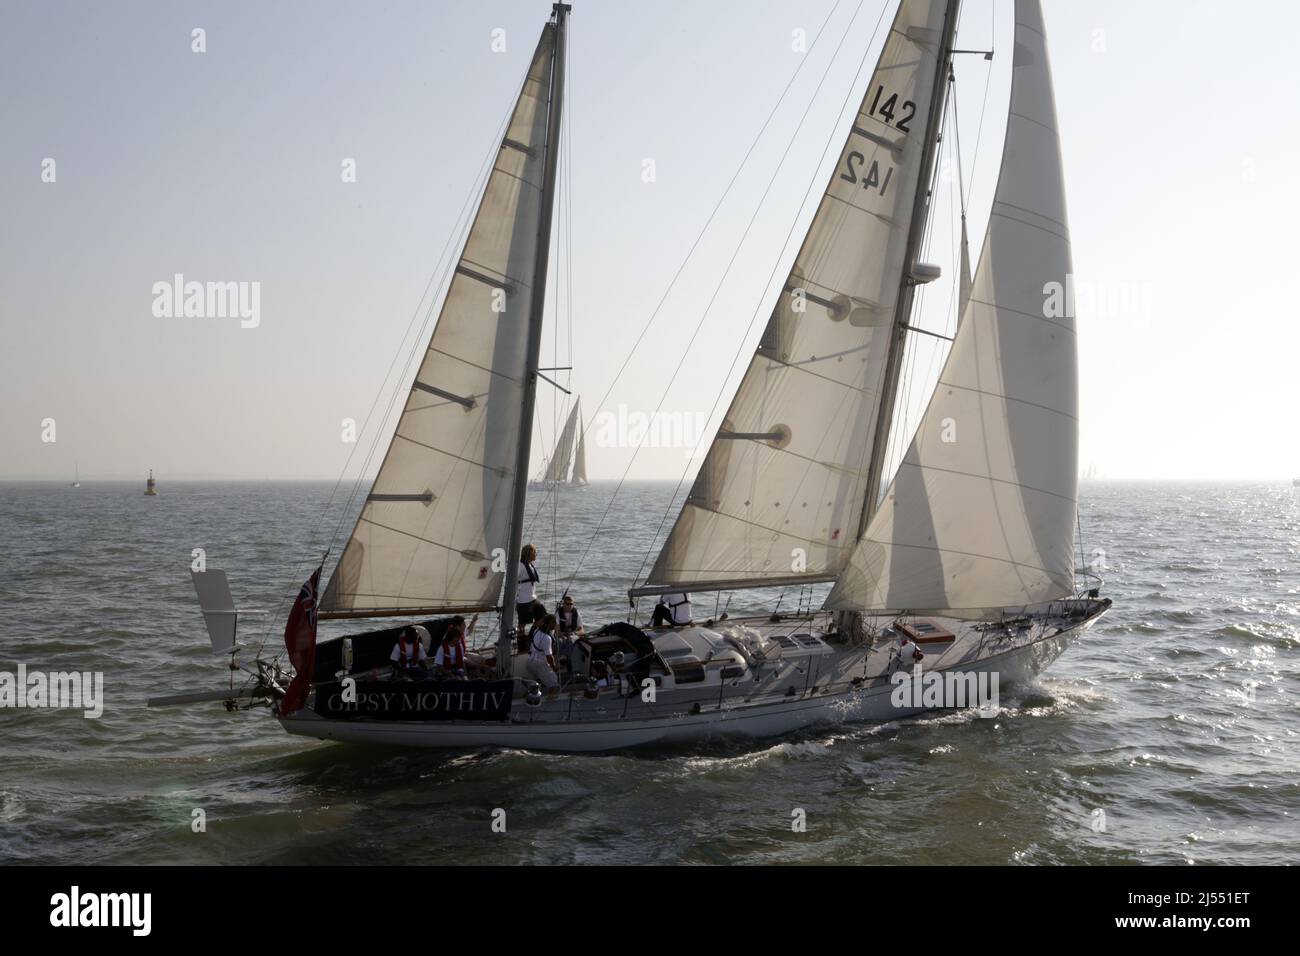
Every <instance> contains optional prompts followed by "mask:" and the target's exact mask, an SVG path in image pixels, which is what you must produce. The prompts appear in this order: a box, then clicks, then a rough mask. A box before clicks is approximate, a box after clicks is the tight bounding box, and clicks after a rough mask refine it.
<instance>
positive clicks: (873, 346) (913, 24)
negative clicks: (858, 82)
mask: <svg viewBox="0 0 1300 956" xmlns="http://www.w3.org/2000/svg"><path fill="white" fill-rule="evenodd" d="M946 7H947V4H946V3H944V2H941V0H903V2H902V3H901V4H900V5H899V9H898V12H897V14H896V15H895V17H894V20H893V23H892V25H891V27H890V32H889V35H888V36H887V37H886V39H885V43H884V47H883V49H882V51H881V54H880V60H879V62H878V63H877V65H876V69H875V71H874V73H873V74H872V77H871V81H870V83H869V84H868V86H867V88H866V90H865V91H864V95H863V99H862V102H861V103H860V104H859V106H858V110H857V113H856V115H855V116H854V118H853V121H852V123H850V124H849V127H848V130H847V133H846V138H845V142H844V145H843V148H842V149H841V151H840V156H839V160H838V162H837V163H836V165H835V167H834V169H833V171H832V173H831V176H830V182H829V183H828V185H827V187H826V190H825V192H824V194H823V196H822V198H821V201H820V204H819V206H818V209H817V212H816V214H815V215H814V217H813V220H812V223H811V225H810V227H809V231H808V234H807V236H806V237H805V239H804V242H803V245H802V247H801V248H800V251H799V254H798V255H797V256H796V258H795V261H794V263H793V266H792V268H791V270H790V273H789V276H788V278H787V279H786V281H785V282H784V283H783V285H782V287H781V289H782V291H781V293H780V294H779V296H778V298H777V301H776V304H775V307H774V308H773V311H772V315H771V317H770V319H769V321H768V325H767V327H766V329H765V330H764V333H763V336H762V338H761V340H760V342H759V345H758V348H757V350H756V351H755V353H754V355H753V357H752V359H751V360H750V363H749V365H748V367H747V368H746V370H745V373H744V376H743V377H742V379H741V382H740V385H739V387H738V388H737V391H736V394H735V396H734V398H733V399H732V403H731V405H730V407H729V408H728V410H727V412H726V414H725V416H724V417H723V420H722V422H721V424H720V427H719V429H718V433H717V435H716V437H715V439H714V441H713V443H712V445H711V447H710V448H709V450H708V452H707V454H706V455H705V459H704V462H703V464H702V466H701V468H700V471H699V474H698V475H697V477H696V479H695V482H694V484H693V485H692V487H691V490H690V493H689V494H688V496H687V499H686V501H685V503H684V505H683V507H682V511H681V513H680V515H679V516H678V518H677V521H676V523H675V524H674V525H673V528H672V530H671V531H670V533H669V535H668V538H667V540H666V541H665V543H664V546H663V548H662V550H661V551H660V553H659V556H658V559H657V560H656V561H655V564H654V567H653V568H652V569H651V572H650V574H649V576H648V577H647V585H649V586H658V585H666V584H674V583H676V584H681V585H691V584H692V583H693V582H697V581H698V582H701V583H703V582H717V581H729V582H735V585H734V586H735V587H737V588H743V587H758V586H762V585H763V583H764V582H767V581H773V580H783V581H784V580H794V581H806V582H808V583H813V582H816V581H819V580H828V579H830V578H833V577H834V575H835V574H836V573H837V572H838V571H839V570H840V569H841V568H842V567H843V566H844V564H845V562H846V561H847V560H848V557H849V554H850V551H851V548H852V544H853V540H854V537H855V535H856V534H857V532H858V530H859V527H858V526H859V523H860V515H861V512H862V507H863V502H864V500H865V497H866V485H865V483H864V478H863V474H862V472H863V468H864V466H865V464H866V461H867V458H868V457H869V455H870V453H871V445H872V439H873V435H874V433H875V423H876V415H877V412H878V408H879V406H880V401H879V392H880V387H881V381H882V376H883V370H884V363H885V357H886V354H887V351H888V341H889V336H890V335H891V333H892V329H891V324H892V317H893V312H894V305H895V302H896V299H897V297H898V295H899V289H900V286H901V284H902V277H903V270H904V268H905V262H904V259H905V255H906V247H907V239H908V237H907V232H908V230H909V223H910V211H911V209H912V206H913V203H914V199H915V195H916V191H917V186H918V179H919V177H920V175H921V166H922V165H923V158H924V155H925V152H926V149H925V144H924V142H923V141H924V139H925V134H926V130H925V126H926V122H927V120H926V118H927V117H928V116H929V115H930V112H931V103H932V100H933V97H934V96H935V95H936V94H937V92H938V91H937V90H936V83H935V78H936V73H937V66H938V63H939V59H940V54H941V50H940V45H941V40H940V38H941V35H942V30H941V27H942V26H943V23H944V16H945V10H946Z"/></svg>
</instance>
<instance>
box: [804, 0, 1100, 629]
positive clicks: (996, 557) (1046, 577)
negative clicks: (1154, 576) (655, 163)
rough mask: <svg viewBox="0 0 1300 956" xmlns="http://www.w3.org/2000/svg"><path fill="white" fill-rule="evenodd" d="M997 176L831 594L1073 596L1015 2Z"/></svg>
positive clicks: (1035, 166) (1039, 126) (1038, 51)
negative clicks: (982, 229) (978, 241)
mask: <svg viewBox="0 0 1300 956" xmlns="http://www.w3.org/2000/svg"><path fill="white" fill-rule="evenodd" d="M1013 59H1014V62H1013V67H1014V68H1013V71H1012V87H1011V108H1010V116H1009V119H1008V123H1007V133H1006V142H1005V145H1004V148H1003V157H1002V168H1001V172H1000V174H999V178H998V186H997V192H996V196H995V200H994V203H993V209H992V213H991V216H990V219H989V225H988V231H987V233H986V236H985V240H984V247H983V249H982V251H981V254H980V258H979V264H978V266H977V268H976V271H975V276H974V279H973V285H972V289H971V292H970V300H969V302H968V303H967V305H966V310H965V313H964V315H963V316H962V320H961V323H960V325H959V327H958V331H957V335H956V339H955V341H954V342H953V346H952V350H951V352H950V353H949V357H948V360H947V363H946V365H945V367H944V370H943V372H942V374H941V375H940V379H939V384H938V386H937V388H936V391H935V393H934V395H933V397H932V398H931V400H930V405H929V407H928V409H927V410H926V413H925V415H924V417H923V418H922V420H921V424H920V427H919V428H918V430H917V432H916V435H915V437H914V439H913V441H912V442H911V445H910V447H909V448H908V450H907V453H906V454H905V455H904V458H903V461H902V464H901V465H900V467H899V469H898V471H897V473H896V475H895V476H894V479H893V482H892V484H891V486H890V488H889V491H888V493H887V495H886V497H885V500H884V502H883V503H882V504H881V507H880V510H879V511H878V512H877V513H876V515H875V516H874V517H873V519H872V521H871V522H870V524H869V525H868V527H867V529H866V532H865V533H864V535H863V537H862V540H861V542H860V543H859V544H858V546H857V547H856V548H855V549H854V552H853V556H852V558H851V560H850V562H849V565H848V567H847V568H846V569H845V570H844V572H843V574H842V575H841V576H840V578H839V581H838V582H837V583H836V585H835V587H834V589H833V590H832V592H831V595H830V597H829V598H828V600H827V606H828V607H831V608H836V609H858V610H868V609H886V608H887V609H893V610H904V609H906V610H932V611H940V612H944V611H951V612H953V613H958V614H963V615H966V616H975V615H979V614H987V613H990V612H993V611H995V610H1001V609H1004V608H1010V607H1019V606H1023V605H1028V604H1035V603H1039V602H1044V601H1050V600H1053V599H1056V598H1059V597H1062V596H1065V595H1067V594H1070V593H1071V592H1072V590H1073V587H1074V560H1073V541H1074V524H1075V498H1076V492H1077V474H1078V472H1077V457H1078V453H1077V431H1078V417H1077V410H1078V398H1077V381H1076V379H1077V368H1076V354H1075V353H1076V348H1075V322H1074V318H1073V309H1072V307H1071V306H1070V303H1069V302H1068V301H1067V300H1066V289H1067V288H1068V285H1067V277H1068V276H1069V274H1070V271H1071V264H1070V243H1069V233H1068V230H1067V227H1066V210H1065V187H1064V181H1063V177H1062V173H1061V153H1060V143H1059V140H1058V136H1057V124H1056V107H1055V104H1054V100H1053V94H1052V83H1051V74H1050V70H1049V66H1048V60H1047V50H1046V46H1045V41H1044V37H1043V23H1042V14H1041V11H1040V9H1039V6H1038V3H1037V0H1017V3H1016V28H1015V52H1014V58H1013Z"/></svg>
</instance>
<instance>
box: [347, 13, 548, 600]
mask: <svg viewBox="0 0 1300 956" xmlns="http://www.w3.org/2000/svg"><path fill="white" fill-rule="evenodd" d="M554 45H555V27H554V26H553V25H548V26H547V27H546V28H545V30H544V31H543V33H542V38H541V41H540V42H539V43H538V46H537V50H536V53H535V54H534V56H533V59H532V64H531V66H530V68H529V71H528V76H527V78H526V79H525V81H524V85H523V90H522V92H521V94H520V97H519V101H518V103H517V104H516V106H515V109H514V113H513V115H512V116H511V119H510V122H509V125H508V127H507V130H506V134H505V137H504V138H503V139H502V142H501V147H500V150H499V152H498V155H497V158H496V162H495V164H494V167H493V170H492V173H491V175H490V176H489V178H488V181H487V184H486V186H485V188H484V192H483V197H482V199H481V201H480V204H479V208H478V211H477V214H476V216H475V219H474V223H473V226H472V227H471V229H470V232H469V236H468V238H467V240H466V243H465V248H464V249H463V251H462V254H461V258H460V261H459V262H458V263H457V265H456V270H455V273H454V274H453V276H452V279H451V283H450V285H449V287H448V290H447V295H446V299H445V301H444V303H443V306H442V312H441V314H440V315H439V317H438V323H437V326H436V327H435V329H434V332H433V336H432V338H431V340H430V342H429V346H428V349H427V351H426V352H425V355H424V359H423V361H422V363H421V365H420V369H419V372H418V373H417V374H416V376H415V381H414V383H413V384H412V386H411V392H410V395H409V397H408V398H407V400H406V405H405V407H404V409H403V411H402V415H401V418H400V420H399V421H398V424H397V430H396V433H395V434H394V436H393V440H392V444H391V445H389V448H388V453H387V455H386V456H385V458H384V461H383V464H382V465H381V466H380V469H379V473H378V475H377V477H376V478H375V483H374V487H373V488H372V489H371V493H370V495H369V497H368V498H367V499H366V502H365V505H364V506H363V508H362V511H361V516H360V519H359V520H358V521H357V525H356V528H355V530H354V531H353V532H352V537H351V539H350V540H349V541H348V543H347V547H346V548H345V550H344V552H343V557H342V559H341V560H340V562H339V565H338V568H337V570H336V571H335V573H334V576H333V578H332V579H331V580H330V583H329V586H328V588H327V589H326V591H325V594H324V597H323V598H322V600H321V610H322V611H323V612H325V613H326V614H327V615H328V614H329V613H330V612H349V611H352V612H356V611H361V612H365V611H371V612H380V613H382V612H383V611H389V610H418V609H427V610H431V611H433V610H440V609H448V608H453V607H454V608H465V609H469V608H489V607H493V606H495V605H496V603H497V601H498V597H499V595H500V593H501V574H500V573H499V572H494V571H493V569H492V559H491V555H492V550H493V549H494V548H504V547H505V546H506V543H507V533H508V525H509V520H510V510H511V495H512V488H513V479H514V470H515V455H516V450H517V447H518V442H519V439H520V427H521V421H520V397H521V394H522V388H523V380H524V377H525V372H526V338H527V335H526V330H527V328H528V322H529V308H530V295H531V286H532V282H533V272H534V269H535V259H536V257H535V251H536V248H537V240H538V221H539V213H540V208H541V203H542V175H543V169H542V167H543V162H544V159H545V139H546V117H547V102H548V99H549V94H550V89H549V88H550V83H551V74H552V59H553V53H554Z"/></svg>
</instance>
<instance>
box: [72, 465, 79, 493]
mask: <svg viewBox="0 0 1300 956" xmlns="http://www.w3.org/2000/svg"><path fill="white" fill-rule="evenodd" d="M72 474H73V476H74V477H73V479H72V487H74V488H80V487H81V466H80V465H78V464H77V463H76V462H73V463H72Z"/></svg>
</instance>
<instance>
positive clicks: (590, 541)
mask: <svg viewBox="0 0 1300 956" xmlns="http://www.w3.org/2000/svg"><path fill="white" fill-rule="evenodd" d="M863 2H864V0H858V5H857V7H856V8H855V9H854V11H853V16H852V18H851V19H850V20H849V23H848V26H846V27H845V30H844V33H843V34H842V35H841V36H840V39H839V42H838V44H837V45H836V47H835V50H834V52H833V53H832V54H831V56H830V59H829V60H828V62H827V65H826V69H825V70H824V71H823V72H822V75H821V77H820V79H819V80H818V82H817V87H816V89H814V91H813V94H812V98H811V100H810V104H809V107H808V108H806V109H805V110H804V112H803V114H802V115H801V116H800V118H799V123H798V125H797V126H796V128H795V132H794V134H793V135H792V136H791V138H790V140H789V142H788V143H787V144H786V147H785V150H784V152H782V154H781V158H780V160H779V161H778V162H777V165H776V168H775V169H774V170H773V172H772V176H771V178H769V180H768V183H767V186H766V187H765V188H764V190H763V194H762V196H760V197H759V201H758V204H757V205H756V207H755V209H754V213H753V215H752V216H751V217H750V219H749V222H748V223H746V225H745V229H744V231H743V232H742V233H741V236H740V240H739V242H738V243H737V246H736V249H735V251H734V252H733V253H732V255H731V258H730V259H729V260H728V262H727V266H726V268H725V269H724V270H723V273H722V276H721V278H720V279H719V280H718V283H717V285H716V286H715V287H714V290H713V294H712V295H711V296H710V298H709V301H708V304H707V305H706V306H705V309H704V312H703V313H702V314H701V316H700V321H699V322H698V323H697V324H696V326H695V330H694V331H693V332H692V333H691V337H690V339H689V340H688V341H687V343H686V347H685V349H684V350H683V359H682V360H681V361H679V362H678V364H677V367H676V368H675V369H674V370H673V374H672V375H671V376H670V377H669V380H668V384H667V385H666V386H665V388H664V391H663V393H662V394H661V395H660V398H659V403H658V405H657V406H656V408H655V411H654V415H658V414H659V410H660V408H662V407H663V402H664V400H665V399H666V398H667V395H668V392H669V390H670V389H671V388H672V385H673V382H674V381H675V380H676V377H677V374H678V373H679V372H680V371H681V368H682V365H683V364H684V360H685V353H687V352H689V351H690V347H691V345H692V344H693V343H694V341H695V339H696V337H697V336H698V335H699V332H700V329H701V328H702V326H703V324H704V321H705V319H706V318H707V317H708V314H709V312H710V310H711V309H712V307H713V304H714V302H715V301H716V300H717V297H718V294H719V292H720V291H721V289H722V286H723V283H724V282H725V281H726V278H727V276H728V275H729V273H730V271H731V267H732V266H733V265H734V264H735V261H736V258H737V256H739V254H740V250H741V248H742V247H743V246H744V244H745V240H746V239H747V238H748V236H749V232H750V229H751V228H752V227H753V225H754V221H755V220H756V219H757V218H758V214H759V212H760V211H761V210H762V207H763V202H764V200H766V198H767V196H768V194H769V193H770V192H771V190H772V186H773V184H774V183H775V181H776V177H777V175H778V174H779V172H780V170H781V168H782V166H783V165H784V164H785V160H786V158H787V157H788V156H789V154H790V149H791V147H793V145H794V143H795V140H796V139H797V138H798V135H799V131H800V130H801V129H802V128H803V125H804V122H805V121H806V120H807V118H808V113H809V111H810V109H811V104H812V102H815V101H816V98H817V94H818V93H819V92H820V91H821V88H822V86H823V84H824V83H825V81H826V77H827V75H828V74H829V73H830V70H831V67H832V66H833V65H834V62H835V60H836V58H837V57H838V55H839V51H840V50H841V49H842V48H843V46H844V41H845V40H846V39H847V38H848V34H849V30H850V29H851V28H852V26H853V24H854V23H855V22H856V21H857V18H858V14H859V13H860V12H861V10H862V4H863ZM833 12H834V11H833V10H832V13H833ZM884 14H885V8H883V7H882V8H881V13H880V18H879V19H878V20H877V22H876V29H875V30H874V31H873V32H872V41H874V40H875V36H876V33H878V32H879V29H880V23H881V22H882V21H883V19H884ZM827 19H828V20H829V15H828V17H827ZM825 26H826V24H825V23H823V24H822V30H824V29H825ZM822 30H819V31H818V34H817V37H815V38H814V39H813V45H815V44H816V42H817V39H819V38H820V37H821V33H822ZM809 49H810V50H811V49H812V46H811V45H810V47H809ZM868 49H870V44H868ZM865 60H866V54H865V53H864V54H863V60H862V62H865ZM801 65H802V64H801ZM858 69H859V72H861V64H859V68H858ZM797 72H798V71H796V74H797ZM791 82H792V83H793V77H792V78H791ZM856 83H857V80H856V77H855V80H854V86H856ZM786 90H787V91H788V90H789V85H787V87H786ZM851 93H852V87H851V88H850V91H849V94H850V95H851ZM784 97H785V93H784V92H783V93H782V95H781V98H782V99H784ZM847 98H848V97H847V96H846V100H847ZM777 105H778V106H779V105H780V100H778V103H777ZM843 109H844V107H843V106H841V108H840V111H841V112H843ZM773 112H775V107H774V108H773ZM770 120H771V114H769V117H768V121H769V122H770ZM837 126H838V124H837ZM766 128H767V123H766V122H765V123H764V124H763V129H766ZM759 135H760V136H761V135H762V130H760V131H759ZM831 135H832V137H833V136H834V135H835V134H834V132H832V134H831ZM755 143H757V139H756V140H755ZM828 145H829V144H828ZM750 150H751V151H752V150H753V146H752V145H751V147H750ZM748 155H749V154H748V153H747V154H746V158H748ZM742 164H743V163H742ZM818 168H819V169H820V163H819V164H818ZM737 175H739V170H737ZM734 181H735V178H734V177H733V180H732V182H734ZM816 181H817V176H816V174H815V173H814V175H813V179H812V181H811V182H810V183H809V187H808V189H809V191H811V189H812V187H813V185H815V183H816ZM728 189H730V186H728ZM806 200H807V193H805V196H804V201H805V202H806ZM801 208H802V203H801ZM715 212H716V208H715ZM796 221H797V220H796ZM793 229H794V223H793V222H792V223H791V226H790V231H791V232H792V231H793ZM788 241H789V233H787V237H786V242H787V243H788ZM693 249H694V247H692V251H693ZM782 252H784V244H783V245H782ZM688 256H689V253H688ZM779 262H780V259H778V260H777V264H778V265H779ZM684 264H685V263H683V265H684ZM772 271H773V273H775V271H776V266H775V265H774V266H773V270H772ZM770 283H771V278H769V280H768V284H769V285H770ZM760 309H761V300H760V304H759V306H758V307H756V308H755V311H754V314H753V315H752V316H751V317H750V321H749V324H748V325H747V326H746V329H745V335H744V337H742V338H741V339H740V343H739V345H738V346H737V349H736V352H735V353H734V354H733V356H732V360H731V365H730V366H729V367H728V369H727V373H726V375H725V376H724V377H723V380H722V385H721V386H720V388H719V390H718V394H717V396H716V397H715V399H714V402H713V406H712V408H710V410H709V418H710V419H711V418H712V417H713V414H714V412H715V411H716V410H717V406H718V402H719V401H721V398H722V394H723V392H724V391H725V390H726V385H727V380H728V379H729V378H730V376H731V373H732V371H733V370H734V369H735V365H736V361H737V360H738V359H739V357H740V355H741V353H742V351H743V350H744V345H745V340H746V339H747V338H748V335H749V331H750V329H752V328H753V325H754V321H755V319H756V318H757V316H758V314H759V310H760ZM653 417H654V416H652V417H651V420H652V421H653ZM642 447H644V439H643V442H642V444H640V445H638V446H637V448H636V449H635V450H634V451H633V453H632V458H631V460H630V461H629V462H628V465H627V467H626V468H625V469H624V470H623V475H622V476H621V477H620V478H619V481H618V485H617V486H616V487H615V489H614V493H613V495H611V496H610V499H609V502H608V503H607V505H606V507H605V511H604V513H603V514H602V515H601V517H600V520H599V521H598V522H597V524H596V528H595V530H594V531H593V532H592V535H591V537H590V538H589V539H588V542H587V547H586V549H585V550H584V551H583V553H582V557H581V558H580V559H579V561H578V567H577V568H576V569H575V570H574V576H576V575H577V573H578V571H579V570H580V569H581V567H582V565H583V562H585V560H586V558H587V555H588V553H589V552H590V550H591V546H592V544H593V543H594V541H595V539H596V537H597V535H598V534H599V533H600V529H601V527H602V526H603V525H604V522H605V518H606V517H608V515H609V511H610V508H611V507H612V506H613V503H614V500H615V499H616V498H617V497H618V493H619V490H620V489H621V488H622V486H623V483H624V482H625V481H626V480H627V475H628V473H629V472H630V471H631V469H632V464H633V462H635V460H636V456H637V454H638V453H639V452H640V450H641V448H642ZM698 448H699V443H698V442H697V444H696V449H697V450H698ZM692 457H693V456H692ZM686 468H687V470H689V468H690V460H689V459H688V461H687V465H686ZM685 475H686V472H683V474H682V478H681V479H680V480H679V481H678V483H677V486H676V488H675V489H674V492H673V498H672V499H670V502H669V505H668V509H669V510H671V509H672V501H673V500H675V499H676V496H677V494H678V492H679V491H680V490H681V486H682V483H683V482H684V481H685ZM666 516H667V512H665V517H664V518H663V519H661V520H660V523H659V527H658V528H657V529H656V531H655V538H656V539H657V538H658V535H659V533H660V532H661V531H662V530H663V525H664V521H666V520H667V518H666ZM653 546H654V539H652V541H651V545H650V549H653ZM648 554H649V552H648V551H647V553H646V555H645V556H643V557H642V561H641V567H640V569H638V571H637V578H640V576H641V572H642V571H643V570H644V569H645V563H646V560H647V559H648ZM570 581H572V578H570Z"/></svg>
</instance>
